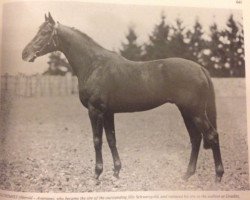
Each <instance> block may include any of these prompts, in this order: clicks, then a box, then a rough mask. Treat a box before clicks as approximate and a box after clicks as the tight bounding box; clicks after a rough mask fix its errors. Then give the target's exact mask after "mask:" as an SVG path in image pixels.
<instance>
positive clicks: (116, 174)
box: [113, 171, 119, 179]
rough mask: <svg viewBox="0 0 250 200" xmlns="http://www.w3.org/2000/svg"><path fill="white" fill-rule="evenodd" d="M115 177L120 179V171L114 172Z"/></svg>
mask: <svg viewBox="0 0 250 200" xmlns="http://www.w3.org/2000/svg"><path fill="white" fill-rule="evenodd" d="M113 176H114V177H115V178H117V179H118V178H119V171H114V174H113Z"/></svg>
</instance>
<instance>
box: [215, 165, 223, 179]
mask: <svg viewBox="0 0 250 200" xmlns="http://www.w3.org/2000/svg"><path fill="white" fill-rule="evenodd" d="M223 174H224V168H223V166H222V165H219V166H217V167H216V175H217V176H220V177H222V176H223Z"/></svg>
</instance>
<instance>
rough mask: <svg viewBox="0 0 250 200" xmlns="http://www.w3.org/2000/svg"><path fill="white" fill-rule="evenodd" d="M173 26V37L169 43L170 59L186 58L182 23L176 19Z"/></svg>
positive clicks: (186, 51) (186, 47)
mask: <svg viewBox="0 0 250 200" xmlns="http://www.w3.org/2000/svg"><path fill="white" fill-rule="evenodd" d="M175 23H176V24H175V26H173V27H172V29H173V35H172V37H171V40H170V42H169V48H170V49H171V53H170V56H171V57H180V58H188V57H189V56H188V54H189V51H188V45H187V43H186V42H185V40H186V38H185V32H184V31H185V27H184V26H183V21H182V20H181V19H180V18H177V19H176V21H175Z"/></svg>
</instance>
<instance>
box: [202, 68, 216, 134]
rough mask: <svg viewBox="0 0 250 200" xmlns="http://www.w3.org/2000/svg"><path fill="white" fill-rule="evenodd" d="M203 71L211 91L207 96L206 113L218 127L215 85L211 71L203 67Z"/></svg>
mask: <svg viewBox="0 0 250 200" xmlns="http://www.w3.org/2000/svg"><path fill="white" fill-rule="evenodd" d="M202 71H203V72H204V74H205V76H206V78H207V81H208V84H209V92H208V96H207V106H206V114H207V117H208V120H209V121H210V123H211V125H212V126H213V127H214V128H215V129H217V122H216V118H217V114H216V104H215V92H214V85H213V83H212V80H211V77H210V75H209V72H208V71H207V70H206V69H205V68H203V67H202Z"/></svg>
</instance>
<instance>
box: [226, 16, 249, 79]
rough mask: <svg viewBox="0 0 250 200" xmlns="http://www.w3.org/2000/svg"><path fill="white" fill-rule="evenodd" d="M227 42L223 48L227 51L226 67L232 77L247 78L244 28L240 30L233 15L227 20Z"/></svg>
mask: <svg viewBox="0 0 250 200" xmlns="http://www.w3.org/2000/svg"><path fill="white" fill-rule="evenodd" d="M223 36H224V38H225V40H226V42H225V43H224V46H223V48H224V49H225V50H226V55H225V58H224V60H223V61H224V63H225V65H226V66H227V67H228V68H229V71H230V76H236V77H239V76H245V62H244V38H243V28H242V29H241V30H240V28H239V27H238V25H237V23H236V21H235V20H234V18H233V15H232V14H231V15H230V16H229V18H228V20H227V28H226V29H225V30H224V32H223Z"/></svg>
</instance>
